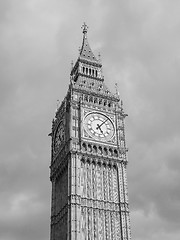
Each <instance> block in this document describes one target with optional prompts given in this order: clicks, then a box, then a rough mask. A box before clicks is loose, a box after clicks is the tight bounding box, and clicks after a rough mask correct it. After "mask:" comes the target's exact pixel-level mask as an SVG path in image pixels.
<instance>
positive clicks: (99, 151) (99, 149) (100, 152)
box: [98, 146, 102, 154]
mask: <svg viewBox="0 0 180 240" xmlns="http://www.w3.org/2000/svg"><path fill="white" fill-rule="evenodd" d="M98 153H99V154H102V147H101V146H99V148H98Z"/></svg>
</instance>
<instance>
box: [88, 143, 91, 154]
mask: <svg viewBox="0 0 180 240" xmlns="http://www.w3.org/2000/svg"><path fill="white" fill-rule="evenodd" d="M91 151H92V147H91V145H90V144H88V152H91Z"/></svg>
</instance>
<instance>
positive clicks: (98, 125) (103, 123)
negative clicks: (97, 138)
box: [96, 119, 108, 129]
mask: <svg viewBox="0 0 180 240" xmlns="http://www.w3.org/2000/svg"><path fill="white" fill-rule="evenodd" d="M107 120H108V119H106V120H105V121H104V122H102V123H101V124H100V125H99V124H97V125H98V127H97V128H96V129H98V128H100V127H101V126H102V125H103V124H104V123H105V122H106V121H107Z"/></svg>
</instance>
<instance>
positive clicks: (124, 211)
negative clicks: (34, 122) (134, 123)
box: [50, 24, 131, 240]
mask: <svg viewBox="0 0 180 240" xmlns="http://www.w3.org/2000/svg"><path fill="white" fill-rule="evenodd" d="M82 29H83V42H82V47H81V49H80V53H79V57H78V59H77V61H76V63H75V65H74V66H73V67H72V70H71V73H70V84H69V89H68V92H67V95H66V97H65V98H64V100H63V101H62V103H61V105H60V106H59V107H58V109H57V111H56V115H55V118H54V120H53V123H52V133H51V134H50V135H51V136H52V151H51V166H50V180H51V182H52V203H51V238H50V239H51V240H130V239H131V233H130V219H129V205H128V189H127V174H126V168H127V156H126V154H127V148H126V143H125V131H124V119H125V117H126V116H127V114H125V113H124V111H123V106H122V101H120V99H119V97H118V95H117V94H113V93H111V92H110V91H109V90H108V88H107V87H106V85H105V83H104V77H103V75H102V65H101V63H100V61H99V60H97V58H96V57H95V55H94V54H93V52H92V50H91V48H90V45H89V43H88V39H87V25H86V24H84V25H83V26H82Z"/></svg>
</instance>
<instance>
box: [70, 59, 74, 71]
mask: <svg viewBox="0 0 180 240" xmlns="http://www.w3.org/2000/svg"><path fill="white" fill-rule="evenodd" d="M73 65H74V62H73V60H72V61H71V70H72V69H73Z"/></svg>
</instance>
